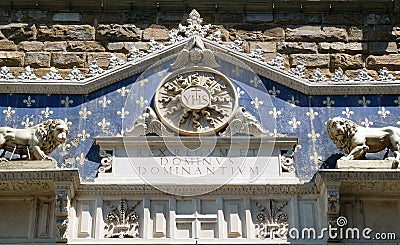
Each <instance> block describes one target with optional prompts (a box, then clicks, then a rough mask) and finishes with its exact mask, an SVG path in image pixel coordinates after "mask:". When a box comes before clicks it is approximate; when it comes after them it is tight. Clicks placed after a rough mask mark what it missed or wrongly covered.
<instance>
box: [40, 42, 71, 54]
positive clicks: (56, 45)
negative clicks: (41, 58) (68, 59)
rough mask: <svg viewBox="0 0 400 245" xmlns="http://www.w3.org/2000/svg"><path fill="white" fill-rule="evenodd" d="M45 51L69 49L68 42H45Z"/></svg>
mask: <svg viewBox="0 0 400 245" xmlns="http://www.w3.org/2000/svg"><path fill="white" fill-rule="evenodd" d="M44 51H50V52H55V51H61V52H62V51H67V42H65V41H64V42H44Z"/></svg>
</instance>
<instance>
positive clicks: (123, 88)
mask: <svg viewBox="0 0 400 245" xmlns="http://www.w3.org/2000/svg"><path fill="white" fill-rule="evenodd" d="M129 91H130V90H129V89H127V88H126V87H122V88H120V89H117V92H118V93H120V94H121V96H122V97H125V96H126V95H127V94H128V93H129Z"/></svg>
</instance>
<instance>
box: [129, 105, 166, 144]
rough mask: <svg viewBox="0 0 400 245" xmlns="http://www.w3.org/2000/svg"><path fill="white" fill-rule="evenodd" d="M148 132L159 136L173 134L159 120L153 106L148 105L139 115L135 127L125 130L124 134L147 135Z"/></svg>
mask: <svg viewBox="0 0 400 245" xmlns="http://www.w3.org/2000/svg"><path fill="white" fill-rule="evenodd" d="M147 134H156V135H159V136H171V135H173V134H172V133H171V132H169V131H168V130H167V129H166V128H165V126H164V125H163V124H162V123H161V122H160V120H158V117H157V115H156V113H155V112H154V110H153V109H152V108H151V107H146V108H145V109H144V112H143V114H142V115H141V116H139V117H138V118H137V120H136V122H135V124H134V125H133V127H132V128H131V129H129V130H127V131H125V132H124V136H134V137H138V136H145V135H147Z"/></svg>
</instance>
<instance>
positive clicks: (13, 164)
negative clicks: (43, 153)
mask: <svg viewBox="0 0 400 245" xmlns="http://www.w3.org/2000/svg"><path fill="white" fill-rule="evenodd" d="M56 167H57V162H56V161H29V160H22V161H8V162H5V161H4V162H0V169H1V170H5V169H13V170H17V169H56Z"/></svg>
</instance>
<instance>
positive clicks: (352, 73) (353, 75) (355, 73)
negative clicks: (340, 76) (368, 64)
mask: <svg viewBox="0 0 400 245" xmlns="http://www.w3.org/2000/svg"><path fill="white" fill-rule="evenodd" d="M360 71H361V69H358V70H346V71H345V72H344V73H345V74H346V76H348V77H349V78H350V79H353V80H354V79H355V78H356V77H357V76H358V75H359V74H360ZM368 75H370V76H371V77H372V78H374V79H375V80H376V79H378V72H377V71H374V70H368Z"/></svg>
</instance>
